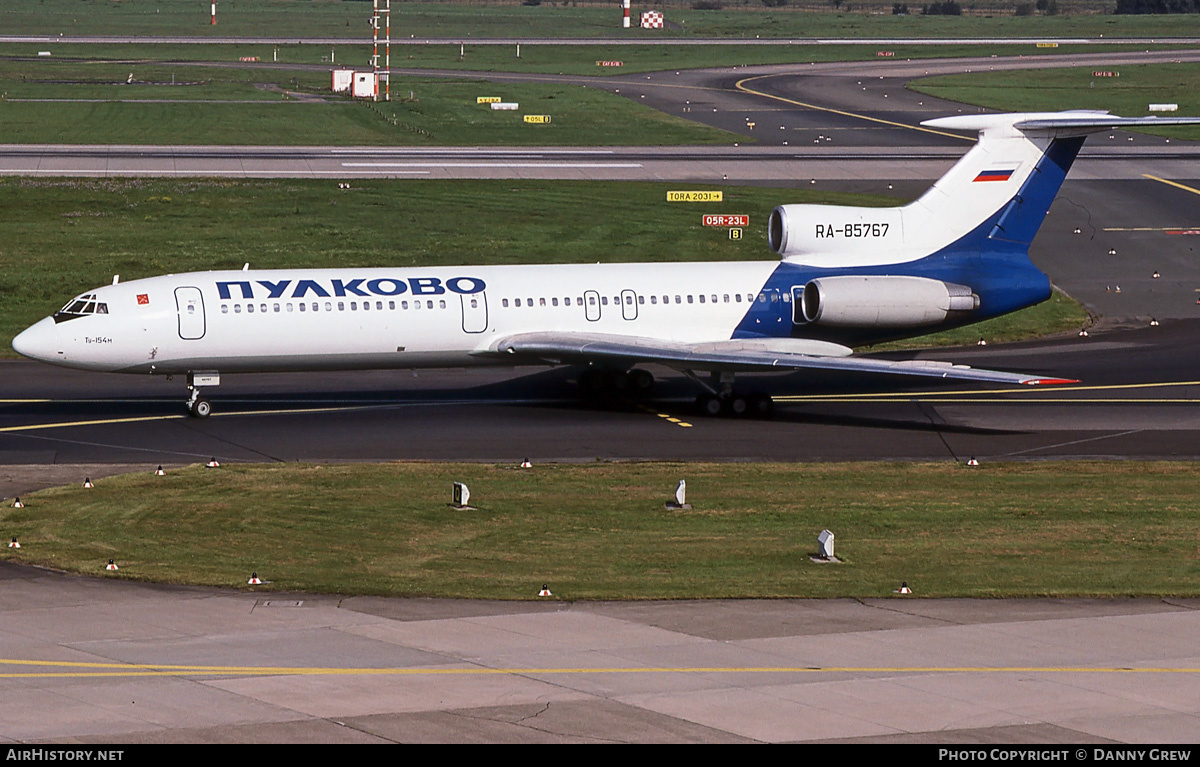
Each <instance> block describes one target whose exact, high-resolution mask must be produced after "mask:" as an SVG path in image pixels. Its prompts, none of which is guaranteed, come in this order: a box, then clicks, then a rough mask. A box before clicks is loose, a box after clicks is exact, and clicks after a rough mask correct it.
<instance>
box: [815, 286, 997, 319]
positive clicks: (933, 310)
mask: <svg viewBox="0 0 1200 767" xmlns="http://www.w3.org/2000/svg"><path fill="white" fill-rule="evenodd" d="M793 306H794V307H795V308H794V311H795V315H796V316H795V321H796V323H797V324H802V323H812V324H816V325H822V326H825V327H837V328H915V327H921V326H922V325H936V324H938V323H940V322H944V321H945V320H946V319H948V318H950V317H951V315H954V314H963V313H966V312H972V311H974V310H976V309H978V308H979V296H977V295H975V294H974V293H973V292H972V291H971V289H970V288H969V287H967V286H965V285H955V284H953V283H950V282H941V281H940V280H931V279H927V278H925V277H888V276H884V277H849V276H847V277H819V278H817V279H815V280H812V281H810V282H809V283H808V284H807V285H805V286H804V291H803V293H802V294H801V295H800V296H798V297H797V300H796V301H795V302H794V303H793Z"/></svg>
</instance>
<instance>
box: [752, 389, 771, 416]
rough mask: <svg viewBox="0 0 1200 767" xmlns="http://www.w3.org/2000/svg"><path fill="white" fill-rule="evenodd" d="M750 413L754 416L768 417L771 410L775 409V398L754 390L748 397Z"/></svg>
mask: <svg viewBox="0 0 1200 767" xmlns="http://www.w3.org/2000/svg"><path fill="white" fill-rule="evenodd" d="M749 402H750V414H751V415H752V416H754V417H755V418H770V417H771V411H773V410H774V409H775V400H773V399H771V395H769V394H763V393H761V392H755V393H754V394H751V395H750V397H749Z"/></svg>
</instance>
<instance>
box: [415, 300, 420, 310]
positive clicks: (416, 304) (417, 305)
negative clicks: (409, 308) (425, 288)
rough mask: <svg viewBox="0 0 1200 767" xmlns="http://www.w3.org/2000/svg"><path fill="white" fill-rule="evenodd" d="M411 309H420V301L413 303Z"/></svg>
mask: <svg viewBox="0 0 1200 767" xmlns="http://www.w3.org/2000/svg"><path fill="white" fill-rule="evenodd" d="M413 308H414V309H420V308H421V302H420V301H413Z"/></svg>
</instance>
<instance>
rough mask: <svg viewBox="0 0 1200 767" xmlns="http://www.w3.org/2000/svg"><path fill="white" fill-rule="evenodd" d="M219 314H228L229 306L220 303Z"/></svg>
mask: <svg viewBox="0 0 1200 767" xmlns="http://www.w3.org/2000/svg"><path fill="white" fill-rule="evenodd" d="M221 314H229V306H228V305H227V304H221Z"/></svg>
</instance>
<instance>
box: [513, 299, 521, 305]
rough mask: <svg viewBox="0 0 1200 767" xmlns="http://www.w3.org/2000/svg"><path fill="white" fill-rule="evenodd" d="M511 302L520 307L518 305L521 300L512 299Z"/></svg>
mask: <svg viewBox="0 0 1200 767" xmlns="http://www.w3.org/2000/svg"><path fill="white" fill-rule="evenodd" d="M513 302H514V303H515V304H516V305H517V306H520V305H521V299H519V298H514V299H513Z"/></svg>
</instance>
